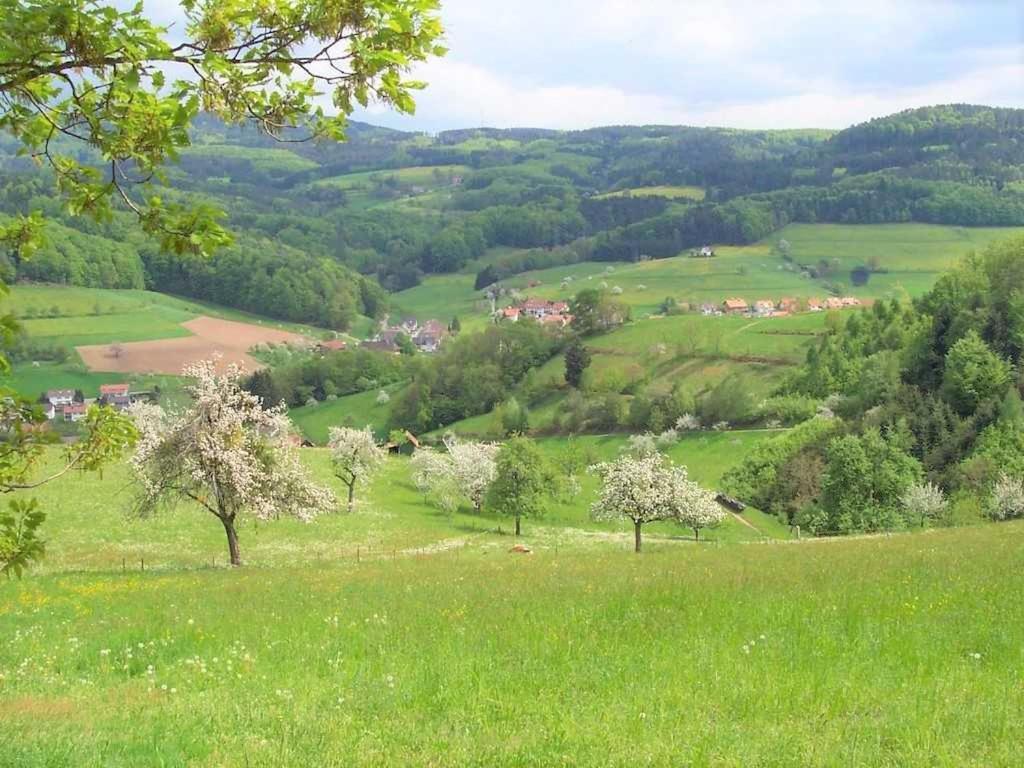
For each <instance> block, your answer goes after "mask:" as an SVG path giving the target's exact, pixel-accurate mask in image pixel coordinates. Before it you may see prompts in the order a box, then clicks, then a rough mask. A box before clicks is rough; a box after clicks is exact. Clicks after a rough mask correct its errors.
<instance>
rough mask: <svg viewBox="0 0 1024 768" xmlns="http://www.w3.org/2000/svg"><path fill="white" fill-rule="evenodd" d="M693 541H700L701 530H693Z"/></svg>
mask: <svg viewBox="0 0 1024 768" xmlns="http://www.w3.org/2000/svg"><path fill="white" fill-rule="evenodd" d="M693 540H694V541H700V528H694V529H693Z"/></svg>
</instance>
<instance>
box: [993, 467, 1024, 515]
mask: <svg viewBox="0 0 1024 768" xmlns="http://www.w3.org/2000/svg"><path fill="white" fill-rule="evenodd" d="M988 515H989V517H991V518H992V519H993V520H1010V519H1013V518H1017V517H1021V516H1024V483H1022V482H1021V480H1020V478H1017V477H1011V476H1009V475H1005V474H1004V475H1002V476H1001V477H1000V478H999V479H998V480H997V481H996V484H995V486H994V487H993V488H992V495H991V496H990V497H989V500H988Z"/></svg>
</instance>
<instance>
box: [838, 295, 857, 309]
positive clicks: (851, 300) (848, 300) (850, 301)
mask: <svg viewBox="0 0 1024 768" xmlns="http://www.w3.org/2000/svg"><path fill="white" fill-rule="evenodd" d="M842 302H843V306H844V307H859V306H860V299H858V298H857V297H856V296H844V297H843V298H842Z"/></svg>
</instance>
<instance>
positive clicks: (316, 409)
mask: <svg viewBox="0 0 1024 768" xmlns="http://www.w3.org/2000/svg"><path fill="white" fill-rule="evenodd" d="M401 387H402V385H397V386H390V387H385V391H386V392H388V393H390V394H392V395H393V394H395V392H397V391H398V390H400V389H401ZM379 394H380V391H379V390H376V389H374V390H370V391H367V392H359V393H357V394H354V395H346V396H345V397H339V398H338V399H337V400H328V401H326V402H323V403H317V404H316V405H305V406H302V407H301V408H293V409H292V410H291V412H290V414H289V415H290V416H291V419H292V421H294V422H295V425H296V426H297V427H298V428H299V429H300V430H301V431H302V434H304V435H305V436H306V437H307V438H309V439H310V440H311V441H312V442H314V443H316V444H317V445H323V444H325V443H326V442H327V436H328V433H329V432H330V430H331V427H355V428H356V429H362V428H363V427H365V426H367V425H369V426H371V427H373V431H374V433H376V435H377V436H378V437H379V438H381V439H383V438H384V437H386V436H387V426H388V419H389V418H390V416H391V404H390V403H378V402H377V397H378V396H379Z"/></svg>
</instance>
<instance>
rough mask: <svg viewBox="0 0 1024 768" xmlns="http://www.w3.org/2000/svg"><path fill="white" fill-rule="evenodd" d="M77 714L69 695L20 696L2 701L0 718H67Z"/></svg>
mask: <svg viewBox="0 0 1024 768" xmlns="http://www.w3.org/2000/svg"><path fill="white" fill-rule="evenodd" d="M74 714H75V703H74V701H73V700H72V699H70V698H68V697H67V696H57V697H49V698H48V697H43V696H18V697H17V698H14V699H8V700H7V701H0V720H5V719H6V718H8V717H23V718H43V719H47V718H57V717H60V718H67V717H69V716H71V715H74Z"/></svg>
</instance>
